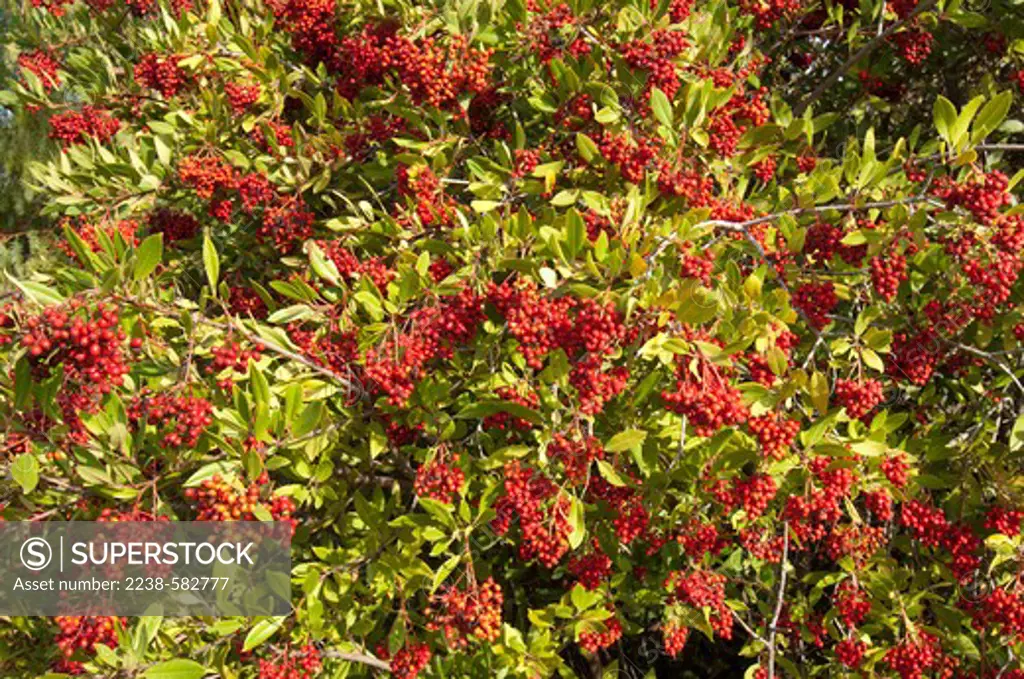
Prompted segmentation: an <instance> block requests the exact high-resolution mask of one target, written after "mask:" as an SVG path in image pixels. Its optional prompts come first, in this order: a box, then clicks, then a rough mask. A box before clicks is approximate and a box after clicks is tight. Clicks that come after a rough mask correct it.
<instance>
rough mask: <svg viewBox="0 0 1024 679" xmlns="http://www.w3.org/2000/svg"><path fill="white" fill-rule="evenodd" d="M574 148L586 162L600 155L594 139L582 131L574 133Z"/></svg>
mask: <svg viewBox="0 0 1024 679" xmlns="http://www.w3.org/2000/svg"><path fill="white" fill-rule="evenodd" d="M576 150H577V151H579V153H580V158H582V159H583V160H585V161H587V162H588V163H589V162H590V161H592V160H593V159H594V158H597V157H598V156H599V155H600V152H599V151H598V149H597V144H595V143H594V140H593V139H591V138H590V137H588V136H587V135H585V134H583V133H582V132H577V133H576Z"/></svg>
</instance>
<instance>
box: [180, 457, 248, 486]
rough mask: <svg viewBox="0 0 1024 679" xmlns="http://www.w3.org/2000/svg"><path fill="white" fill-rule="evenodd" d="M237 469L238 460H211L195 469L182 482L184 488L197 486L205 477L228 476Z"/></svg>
mask: <svg viewBox="0 0 1024 679" xmlns="http://www.w3.org/2000/svg"><path fill="white" fill-rule="evenodd" d="M237 470H238V462H237V461H236V460H220V461H218V462H211V463H209V464H206V465H203V466H202V467H200V468H199V469H198V471H196V472H195V473H194V474H192V476H190V477H188V480H187V481H185V483H184V486H183V487H184V488H191V487H193V486H198V485H199V484H200V483H202V482H203V481H205V480H206V479H208V478H210V477H212V476H214V475H215V474H219V475H221V476H228V475H230V474H233V473H235V472H236V471H237Z"/></svg>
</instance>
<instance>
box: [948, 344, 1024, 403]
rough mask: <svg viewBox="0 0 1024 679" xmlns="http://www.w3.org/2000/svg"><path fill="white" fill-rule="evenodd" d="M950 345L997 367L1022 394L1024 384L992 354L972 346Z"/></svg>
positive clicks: (1023, 392) (1008, 367)
mask: <svg viewBox="0 0 1024 679" xmlns="http://www.w3.org/2000/svg"><path fill="white" fill-rule="evenodd" d="M951 344H952V345H953V346H954V347H956V348H957V349H960V350H961V351H966V352H967V353H969V354H974V355H975V356H980V357H981V358H984V359H985V360H986V361H988V362H989V363H992V364H994V365H996V366H998V367H999V369H1000V370H1002V371H1003V372H1004V373H1006V374H1007V375H1009V376H1010V379H1011V380H1013V384H1014V385H1015V386H1016V387H1017V389H1019V390H1020V392H1021V393H1022V394H1024V384H1021V382H1020V380H1019V379H1017V375H1016V374H1015V373H1014V372H1013V370H1011V369H1010V366H1008V365H1006V364H1005V363H1003V362H1002V361H1000V360H999V359H998V358H996V357H995V356H993V355H992V354H990V353H989V352H987V351H983V350H981V349H978V348H976V347H972V346H970V345H967V344H962V343H960V342H951Z"/></svg>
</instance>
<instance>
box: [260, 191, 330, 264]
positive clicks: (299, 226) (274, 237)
mask: <svg viewBox="0 0 1024 679" xmlns="http://www.w3.org/2000/svg"><path fill="white" fill-rule="evenodd" d="M305 207H306V206H305V203H303V201H302V198H296V197H294V196H291V197H288V198H286V199H285V200H283V201H282V202H281V203H280V204H277V205H273V206H271V207H268V208H267V209H266V210H264V211H263V222H262V223H261V224H260V226H259V228H258V229H257V230H256V236H257V238H259V239H260V240H261V241H264V242H268V243H270V244H271V245H273V246H274V248H276V249H277V251H278V252H281V253H288V252H292V251H294V250H295V249H296V247H297V246H298V245H299V244H300V243H302V242H303V241H304V240H306V239H307V238H309V237H310V236H312V235H313V220H314V219H315V218H316V215H314V214H313V213H312V212H310V211H308V210H306V209H305Z"/></svg>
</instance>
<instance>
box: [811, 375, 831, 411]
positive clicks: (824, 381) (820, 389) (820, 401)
mask: <svg viewBox="0 0 1024 679" xmlns="http://www.w3.org/2000/svg"><path fill="white" fill-rule="evenodd" d="M811 403H813V404H814V407H815V409H816V410H817V411H818V412H819V413H822V414H824V413H826V412H828V378H827V377H825V375H823V374H822V373H820V372H818V371H817V370H815V371H814V374H812V375H811Z"/></svg>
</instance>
